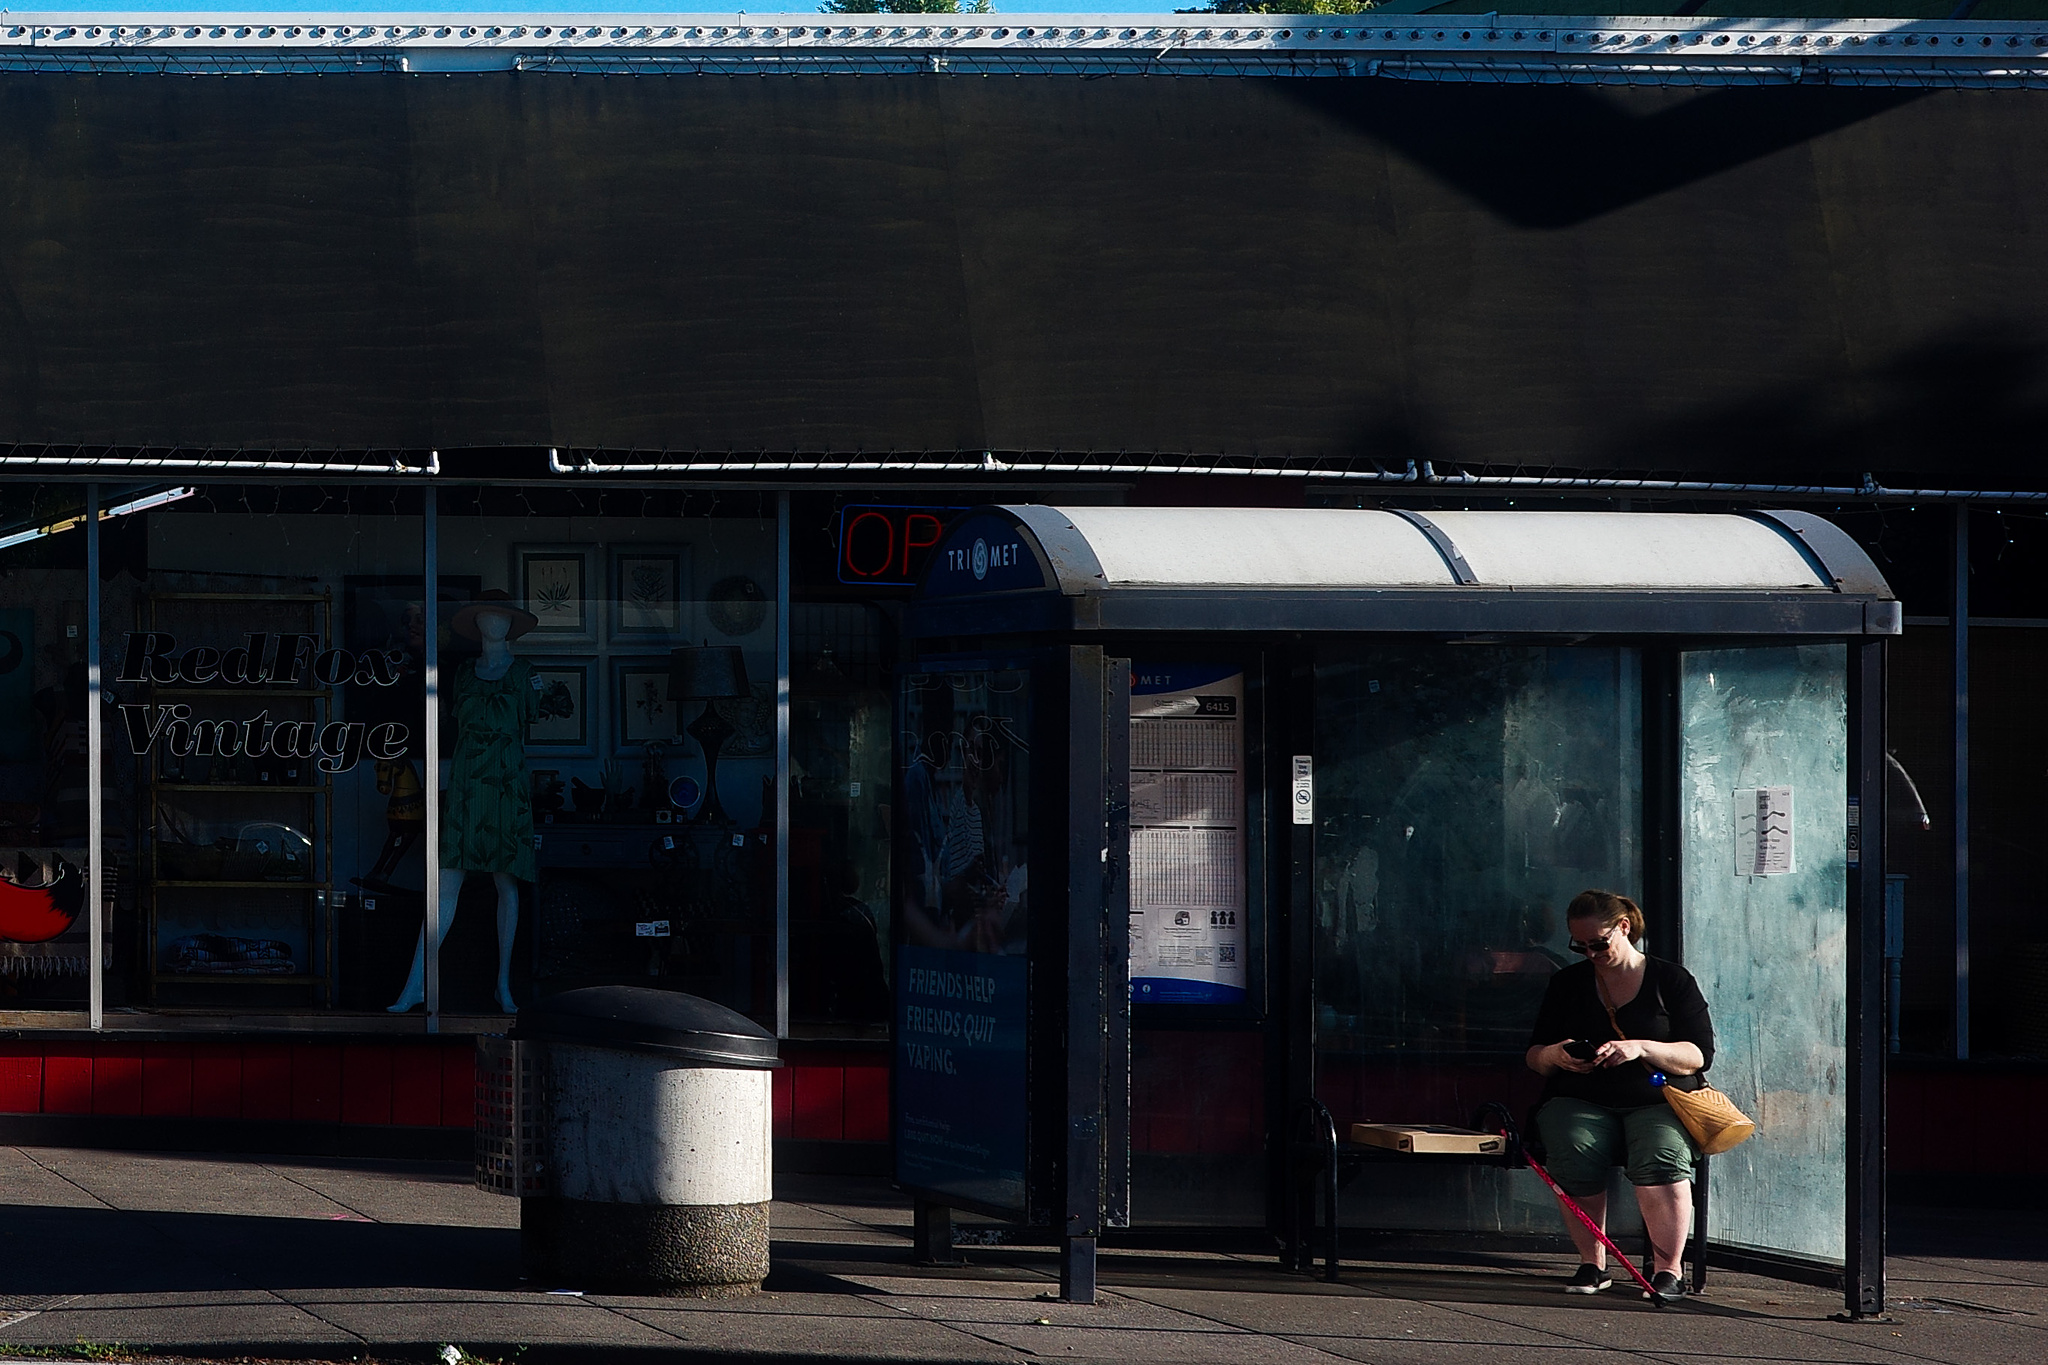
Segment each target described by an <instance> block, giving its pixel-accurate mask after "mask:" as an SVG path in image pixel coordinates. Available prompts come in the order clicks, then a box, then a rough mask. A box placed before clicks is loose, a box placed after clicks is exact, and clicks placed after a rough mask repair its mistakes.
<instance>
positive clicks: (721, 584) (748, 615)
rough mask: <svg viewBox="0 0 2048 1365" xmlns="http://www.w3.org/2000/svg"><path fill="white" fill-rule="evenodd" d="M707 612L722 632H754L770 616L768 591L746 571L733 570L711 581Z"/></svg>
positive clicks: (723, 633)
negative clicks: (724, 576) (733, 572)
mask: <svg viewBox="0 0 2048 1365" xmlns="http://www.w3.org/2000/svg"><path fill="white" fill-rule="evenodd" d="M704 614H705V615H706V616H708V617H710V618H711V624H712V625H713V626H715V627H717V628H718V632H719V633H720V634H721V635H752V634H753V633H754V632H755V631H757V630H759V629H760V628H761V623H762V622H763V621H765V620H767V619H768V594H767V593H765V592H763V591H761V585H760V584H759V583H756V582H755V581H754V580H753V579H751V578H749V577H747V576H746V575H745V574H737V573H736V574H733V575H732V576H731V577H729V578H721V579H719V580H718V581H717V582H716V583H713V584H712V585H711V593H710V596H709V597H708V598H707V599H706V600H705V603H704Z"/></svg>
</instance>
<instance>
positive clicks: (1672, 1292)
mask: <svg viewBox="0 0 2048 1365" xmlns="http://www.w3.org/2000/svg"><path fill="white" fill-rule="evenodd" d="M1643 1297H1644V1298H1646V1299H1649V1298H1656V1299H1661V1300H1663V1301H1664V1302H1665V1303H1677V1302H1678V1301H1679V1300H1680V1299H1682V1298H1684V1297H1685V1281H1684V1280H1681V1279H1679V1278H1678V1276H1676V1275H1674V1274H1672V1273H1671V1272H1670V1271H1668V1270H1660V1271H1658V1272H1657V1273H1656V1274H1654V1275H1652V1276H1651V1277H1650V1292H1649V1293H1647V1294H1645V1295H1643Z"/></svg>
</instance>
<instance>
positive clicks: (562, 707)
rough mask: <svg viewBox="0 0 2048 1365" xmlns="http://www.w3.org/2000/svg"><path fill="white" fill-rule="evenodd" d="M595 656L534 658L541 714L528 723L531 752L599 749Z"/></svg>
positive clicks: (587, 752)
mask: <svg viewBox="0 0 2048 1365" xmlns="http://www.w3.org/2000/svg"><path fill="white" fill-rule="evenodd" d="M596 672H597V660H595V659H587V658H585V659H535V660H534V661H533V679H534V690H535V691H537V692H539V693H540V698H539V702H540V707H539V709H540V718H539V719H537V720H535V721H534V722H533V724H531V725H529V726H527V727H526V747H527V750H528V751H529V752H538V753H546V754H555V755H561V756H565V757H566V756H571V755H590V754H595V753H596V752H597V737H598V734H599V730H598V717H597V710H598V696H599V694H598V690H597V687H596V685H595V684H596V678H595V676H594V675H595V674H596Z"/></svg>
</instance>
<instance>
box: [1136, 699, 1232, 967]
mask: <svg viewBox="0 0 2048 1365" xmlns="http://www.w3.org/2000/svg"><path fill="white" fill-rule="evenodd" d="M1245 919H1246V915H1245V807H1244V671H1243V670H1242V669H1240V668H1237V667H1235V666H1233V665H1224V664H1159V665H1153V664H1144V663H1139V664H1136V665H1134V666H1133V668H1132V670H1131V1000H1132V1002H1133V1003H1135V1004H1170V1005H1195V1004H1199V1005H1215V1004H1231V1003H1235V1002H1237V1001H1240V1000H1243V999H1244V997H1245V985H1246V963H1245V944H1246V927H1247V926H1246V924H1245Z"/></svg>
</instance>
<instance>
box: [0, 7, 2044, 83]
mask: <svg viewBox="0 0 2048 1365" xmlns="http://www.w3.org/2000/svg"><path fill="white" fill-rule="evenodd" d="M834 54H837V57H838V58H840V59H846V58H851V57H856V56H858V57H861V58H862V59H875V60H883V59H892V60H896V61H897V62H898V63H899V64H904V63H906V62H907V65H905V69H906V70H929V71H931V72H934V73H943V72H945V71H947V70H949V69H951V68H950V66H949V63H950V62H951V61H954V60H961V61H967V62H970V63H973V62H981V63H991V62H994V63H1000V62H1003V61H1009V62H1013V63H1019V62H1021V63H1024V64H1027V65H1028V64H1029V62H1030V61H1032V60H1039V59H1049V58H1054V57H1059V58H1063V59H1066V61H1067V62H1068V63H1069V64H1070V65H1071V64H1072V63H1073V62H1076V61H1087V62H1093V63H1096V64H1108V65H1121V66H1126V67H1127V66H1130V65H1131V64H1133V63H1139V64H1141V65H1147V66H1149V67H1151V68H1152V69H1156V70H1159V71H1161V72H1166V71H1170V70H1172V69H1175V64H1176V63H1179V64H1184V65H1185V66H1186V67H1187V68H1188V69H1194V70H1204V69H1207V70H1219V69H1227V64H1229V63H1233V62H1236V63H1250V64H1251V67H1252V68H1254V69H1259V70H1265V71H1285V70H1288V69H1290V68H1289V64H1290V63H1291V64H1293V65H1294V67H1297V68H1298V69H1299V74H1305V75H1306V74H1326V75H1346V74H1348V75H1370V74H1378V67H1379V62H1380V61H1381V60H1386V61H1387V62H1388V64H1389V66H1392V67H1403V68H1404V69H1403V70H1388V71H1386V72H1385V74H1387V75H1403V74H1407V72H1406V70H1405V68H1407V67H1412V68H1415V69H1417V70H1425V69H1433V70H1435V71H1437V72H1438V73H1439V78H1442V77H1444V76H1448V77H1449V78H1457V71H1458V69H1459V68H1461V67H1463V66H1474V67H1475V68H1476V69H1478V70H1493V71H1497V72H1499V73H1502V74H1512V73H1513V72H1515V71H1516V70H1517V69H1518V68H1529V69H1530V70H1531V71H1532V72H1533V73H1534V74H1535V75H1536V76H1538V77H1541V76H1543V75H1544V73H1545V72H1546V71H1548V72H1553V73H1555V74H1559V75H1564V76H1569V77H1572V78H1589V79H1600V78H1613V77H1614V76H1616V75H1617V74H1625V73H1627V72H1632V71H1633V72H1640V71H1645V70H1647V71H1651V72H1655V71H1665V72H1671V73H1678V72H1685V73H1690V74H1693V75H1698V76H1707V77H1711V76H1712V75H1713V73H1714V72H1715V71H1717V70H1725V71H1726V72H1727V73H1728V74H1729V75H1733V76H1741V75H1742V73H1746V72H1750V71H1753V70H1755V69H1756V68H1758V67H1759V66H1760V65H1761V66H1762V67H1766V68H1772V69H1784V70H1786V71H1788V72H1800V71H1807V70H1815V71H1818V72H1821V73H1825V72H1827V71H1829V70H1830V69H1831V68H1837V67H1839V68H1841V69H1840V70H1837V71H1835V72H1834V75H1835V76H1836V77H1837V78H1839V79H1851V80H1885V79H1897V80H1905V81H1916V80H1941V79H1947V78H1949V77H1952V76H1953V75H1954V74H1955V73H1957V72H1966V73H1970V74H1972V76H1973V77H1974V78H1981V79H1985V80H2012V79H2022V80H2034V79H2039V78H2041V77H2042V76H2043V75H2044V74H2048V17H2044V18H2043V19H2038V20H2032V21H2019V20H2006V19H2001V20H1972V19H1961V20H1952V19H1903V18H1879V19H1870V18H1862V19H1806V18H1720V17H1711V16H1709V17H1686V16H1654V15H1653V16H1629V15H1606V16H1594V15H1573V16H1559V15H1513V14H1489V15H1383V16H1380V17H1379V18H1377V19H1375V18H1374V16H1373V13H1372V12H1371V11H1367V12H1366V13H1364V14H1361V15H1187V14H1156V15H1130V14H1111V15H1087V14H1077V15H1032V14H1028V13H1027V14H1014V15H1013V14H990V15H974V14H941V15H875V16H865V15H863V16H851V15H823V14H820V15H817V16H805V15H767V16H749V15H747V14H744V13H736V14H732V15H706V14H667V15H663V14H610V13H604V12H602V11H599V12H591V13H579V12H574V11H571V12H566V13H561V14H545V13H540V14H490V13H477V14H448V13H440V12H436V11H432V10H419V11H406V10H394V11H388V12H382V13H363V14H351V13H332V12H327V11H321V10H317V9H311V10H306V11H303V12H296V11H275V12H266V11H255V12H246V13H245V12H241V11H236V10H199V9H195V10H193V11H191V12H189V13H182V14H181V13H177V12H161V13H158V12H134V11H123V10H107V11H104V12H97V13H95V12H86V13H53V14H43V13H34V12H26V13H20V14H0V66H12V67H14V68H16V69H20V68H22V67H27V68H28V69H39V68H44V67H52V68H58V69H62V68H63V67H64V64H65V63H66V62H71V63H84V64H88V65H91V64H98V65H115V66H118V65H123V64H126V65H131V66H135V67H138V68H148V67H152V66H154V67H166V66H177V67H179V68H180V69H187V68H190V67H192V66H196V65H204V66H208V67H210V68H217V69H221V70H223V71H232V70H234V69H237V68H238V67H239V68H249V67H251V66H253V65H261V66H263V67H264V68H265V69H271V70H279V69H289V68H290V67H291V65H292V63H294V62H303V63H305V64H306V69H307V70H313V69H316V68H317V69H319V70H321V71H342V72H346V71H349V70H362V71H414V72H435V73H442V74H454V73H457V72H464V71H468V72H478V71H487V70H496V71H507V70H515V69H526V70H536V71H546V70H550V69H556V68H560V69H576V65H577V63H578V62H592V61H596V62H599V63H608V64H611V65H614V66H618V67H619V68H620V69H629V68H630V64H631V63H632V62H635V61H640V62H663V63H667V64H669V65H671V66H673V65H675V64H677V63H687V62H691V61H699V60H702V61H716V62H727V63H729V61H730V60H732V59H745V60H751V61H754V62H755V64H756V65H755V69H758V70H761V71H762V72H764V73H767V72H772V71H774V70H777V69H784V70H789V71H792V72H800V71H804V70H815V69H817V63H818V61H819V60H820V59H824V58H830V57H833V56H834ZM1411 59H1412V60H1411ZM1432 63H1435V64H1436V65H1435V66H1434V67H1432ZM1262 64H1263V65H1262ZM719 69H720V70H724V69H727V67H726V66H724V65H721V66H720V67H719ZM892 69H893V68H892ZM1061 69H1064V68H1061ZM1823 78H1825V76H1823Z"/></svg>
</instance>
